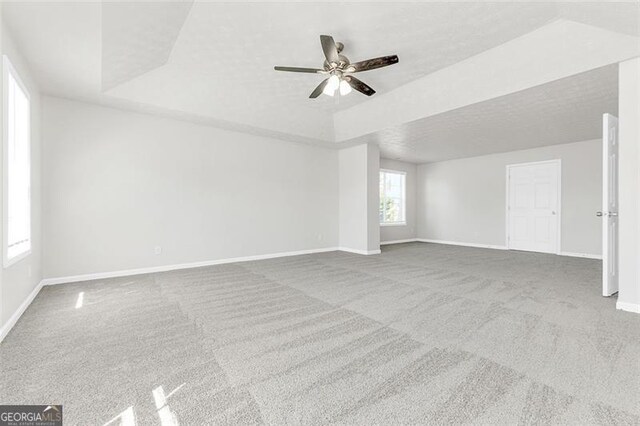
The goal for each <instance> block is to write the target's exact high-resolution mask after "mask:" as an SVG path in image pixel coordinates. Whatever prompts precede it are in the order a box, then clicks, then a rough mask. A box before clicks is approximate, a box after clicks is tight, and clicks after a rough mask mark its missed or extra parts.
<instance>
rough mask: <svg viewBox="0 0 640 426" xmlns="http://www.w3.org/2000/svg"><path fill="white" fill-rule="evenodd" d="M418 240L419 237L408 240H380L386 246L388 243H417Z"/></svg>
mask: <svg viewBox="0 0 640 426" xmlns="http://www.w3.org/2000/svg"><path fill="white" fill-rule="evenodd" d="M416 241H418V239H417V238H408V239H406V240H392V241H380V245H381V246H386V245H387V244H402V243H415V242H416Z"/></svg>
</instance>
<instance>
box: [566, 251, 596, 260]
mask: <svg viewBox="0 0 640 426" xmlns="http://www.w3.org/2000/svg"><path fill="white" fill-rule="evenodd" d="M560 256H570V257H584V258H585V259H597V260H602V255H600V254H589V253H572V252H570V251H561V252H560Z"/></svg>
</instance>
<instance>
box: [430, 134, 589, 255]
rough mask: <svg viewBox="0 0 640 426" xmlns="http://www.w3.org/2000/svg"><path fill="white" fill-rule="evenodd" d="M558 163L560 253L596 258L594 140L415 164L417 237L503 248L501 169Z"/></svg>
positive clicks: (503, 176)
mask: <svg viewBox="0 0 640 426" xmlns="http://www.w3.org/2000/svg"><path fill="white" fill-rule="evenodd" d="M557 158H559V159H561V160H562V233H561V251H563V252H569V253H580V254H589V255H601V253H602V237H601V219H600V218H598V217H596V212H597V211H598V210H601V205H602V198H601V197H602V164H601V158H602V145H601V141H600V140H593V141H585V142H577V143H571V144H563V145H553V146H547V147H543V148H536V149H529V150H523V151H513V152H507V153H501V154H493V155H486V156H481V157H474V158H465V159H460V160H452V161H444V162H440V163H431V164H424V165H420V166H418V208H417V211H418V220H417V223H418V238H421V239H431V240H441V241H452V242H459V243H472V244H479V245H486V246H498V247H504V246H505V245H506V241H505V239H506V225H505V223H506V212H505V204H506V166H507V165H508V164H517V163H526V162H532V161H543V160H551V159H557Z"/></svg>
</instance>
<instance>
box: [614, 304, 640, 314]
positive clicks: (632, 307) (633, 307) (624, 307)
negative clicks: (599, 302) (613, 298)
mask: <svg viewBox="0 0 640 426" xmlns="http://www.w3.org/2000/svg"><path fill="white" fill-rule="evenodd" d="M616 309H620V310H621V311H627V312H633V313H636V314H640V304H638V303H626V302H620V301H618V302H616Z"/></svg>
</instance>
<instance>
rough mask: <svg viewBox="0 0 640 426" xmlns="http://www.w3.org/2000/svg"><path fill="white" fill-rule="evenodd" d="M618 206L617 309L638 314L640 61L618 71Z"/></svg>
mask: <svg viewBox="0 0 640 426" xmlns="http://www.w3.org/2000/svg"><path fill="white" fill-rule="evenodd" d="M619 72H620V75H619V76H620V78H619V79H618V81H619V83H618V84H619V91H620V92H619V97H618V102H619V107H618V114H619V118H620V122H619V123H620V152H619V156H620V164H619V165H620V169H619V173H620V175H619V176H620V178H619V179H620V180H619V181H620V188H619V191H620V193H619V194H620V205H619V210H620V211H619V226H620V234H619V237H620V240H619V250H620V253H619V259H620V263H619V268H620V274H619V285H620V288H619V290H620V291H619V293H618V305H617V306H618V308H620V309H625V310H630V311H635V312H639V313H640V205H639V201H638V199H640V123H639V120H640V58H636V59H632V60H630V61H626V62H622V63H621V64H620V68H619Z"/></svg>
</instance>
